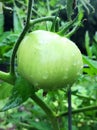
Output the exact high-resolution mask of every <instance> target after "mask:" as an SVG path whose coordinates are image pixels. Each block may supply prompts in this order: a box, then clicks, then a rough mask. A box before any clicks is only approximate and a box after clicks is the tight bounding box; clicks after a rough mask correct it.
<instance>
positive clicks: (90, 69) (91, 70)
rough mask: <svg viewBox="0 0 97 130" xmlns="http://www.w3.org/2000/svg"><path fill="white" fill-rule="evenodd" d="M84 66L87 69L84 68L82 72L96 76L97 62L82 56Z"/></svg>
mask: <svg viewBox="0 0 97 130" xmlns="http://www.w3.org/2000/svg"><path fill="white" fill-rule="evenodd" d="M83 61H84V64H87V65H88V66H89V67H88V68H84V72H87V73H88V74H90V75H94V74H97V61H95V60H92V59H90V58H88V57H87V56H83Z"/></svg>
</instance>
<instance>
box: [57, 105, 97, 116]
mask: <svg viewBox="0 0 97 130" xmlns="http://www.w3.org/2000/svg"><path fill="white" fill-rule="evenodd" d="M91 110H92V111H93V110H97V105H96V106H88V107H83V108H80V109H77V110H73V111H72V114H77V113H80V112H86V111H91ZM67 115H68V111H67V112H64V113H61V114H59V115H57V118H59V117H63V116H67Z"/></svg>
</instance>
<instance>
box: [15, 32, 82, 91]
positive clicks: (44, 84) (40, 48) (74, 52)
mask: <svg viewBox="0 0 97 130" xmlns="http://www.w3.org/2000/svg"><path fill="white" fill-rule="evenodd" d="M17 64H18V72H19V74H20V75H21V76H23V77H24V78H25V79H27V80H28V81H29V82H30V83H31V84H33V85H34V86H35V88H36V89H37V90H38V89H44V90H45V91H50V90H57V89H61V88H65V87H67V86H72V85H73V83H74V82H75V81H76V79H77V78H78V76H79V75H80V74H81V72H82V66H83V62H82V55H81V52H80V50H79V49H78V47H77V46H76V45H75V43H73V42H72V41H70V40H69V39H67V38H65V37H61V36H59V35H57V34H56V33H52V32H48V31H43V30H37V31H34V32H31V33H29V34H28V35H27V36H26V37H25V38H24V39H23V41H22V42H21V44H20V46H19V48H18V52H17Z"/></svg>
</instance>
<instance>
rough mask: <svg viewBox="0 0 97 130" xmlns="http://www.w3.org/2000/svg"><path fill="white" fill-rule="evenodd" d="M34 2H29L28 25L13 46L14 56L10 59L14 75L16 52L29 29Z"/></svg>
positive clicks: (13, 74)
mask: <svg viewBox="0 0 97 130" xmlns="http://www.w3.org/2000/svg"><path fill="white" fill-rule="evenodd" d="M32 3H33V0H29V4H28V13H27V22H26V25H25V27H24V29H23V31H22V33H21V34H20V36H19V38H18V40H17V42H16V44H15V46H14V48H13V53H12V56H11V61H10V63H11V64H10V74H11V75H12V76H14V77H15V67H14V62H15V56H16V52H17V50H18V47H19V45H20V43H21V41H22V40H23V38H24V36H25V34H26V33H27V31H28V29H29V22H30V18H31V9H32Z"/></svg>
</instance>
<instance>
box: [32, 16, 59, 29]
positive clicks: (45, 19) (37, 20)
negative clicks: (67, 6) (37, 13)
mask: <svg viewBox="0 0 97 130" xmlns="http://www.w3.org/2000/svg"><path fill="white" fill-rule="evenodd" d="M54 19H55V16H47V17H41V18H37V19H34V20H30V27H31V26H33V25H34V24H36V23H40V22H43V21H52V22H53V20H54ZM57 20H59V19H58V18H57Z"/></svg>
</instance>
